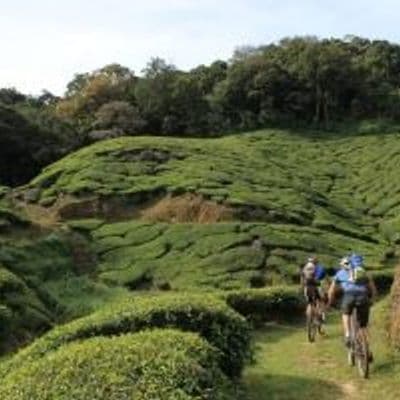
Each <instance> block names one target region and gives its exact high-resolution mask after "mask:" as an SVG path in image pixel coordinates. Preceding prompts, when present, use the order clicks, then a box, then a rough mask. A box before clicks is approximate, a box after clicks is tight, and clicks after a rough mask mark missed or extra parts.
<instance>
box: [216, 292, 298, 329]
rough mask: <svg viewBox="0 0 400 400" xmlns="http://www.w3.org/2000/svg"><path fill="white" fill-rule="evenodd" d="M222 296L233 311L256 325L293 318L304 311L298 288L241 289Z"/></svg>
mask: <svg viewBox="0 0 400 400" xmlns="http://www.w3.org/2000/svg"><path fill="white" fill-rule="evenodd" d="M222 296H223V297H224V298H225V299H226V302H227V303H228V305H229V306H230V307H232V308H233V309H234V310H235V311H237V312H238V313H239V314H241V315H243V316H244V317H246V318H247V319H249V320H250V321H252V322H256V323H258V322H264V321H268V320H272V319H274V318H295V317H296V316H298V315H299V314H300V313H301V312H302V310H303V309H304V301H303V296H302V295H301V294H300V293H299V290H298V287H290V286H281V287H279V286H278V287H271V288H266V289H242V290H234V291H228V292H227V293H225V294H222Z"/></svg>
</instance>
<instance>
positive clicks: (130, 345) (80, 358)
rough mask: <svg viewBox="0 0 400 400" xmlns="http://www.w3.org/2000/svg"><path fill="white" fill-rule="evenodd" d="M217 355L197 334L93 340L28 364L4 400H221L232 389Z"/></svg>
mask: <svg viewBox="0 0 400 400" xmlns="http://www.w3.org/2000/svg"><path fill="white" fill-rule="evenodd" d="M218 359H219V352H218V351H217V350H216V349H215V348H213V347H212V346H210V345H209V344H208V343H207V342H206V341H204V340H203V339H201V338H200V337H199V336H198V335H196V334H193V333H183V332H178V331H174V330H155V331H150V332H142V333H138V334H128V335H123V336H118V337H113V338H104V337H99V338H92V339H89V340H85V341H84V342H80V343H72V344H68V345H64V346H62V347H61V348H60V349H58V350H57V351H55V352H52V353H49V354H46V355H45V356H44V357H43V358H41V359H40V360H37V361H33V362H31V363H28V364H25V365H23V366H21V367H20V368H18V369H16V370H15V371H13V372H12V373H10V374H9V375H8V376H7V378H6V379H5V380H4V381H3V382H2V385H1V388H0V397H1V399H3V400H43V399H50V398H51V399H60V400H61V399H64V400H72V399H73V400H87V399H91V400H103V399H108V400H123V399H127V400H128V399H137V400H140V399H142V400H145V399H170V400H190V399H196V400H200V399H207V400H223V399H226V400H228V399H232V398H233V390H232V389H233V388H232V385H231V383H230V382H229V381H228V379H227V378H226V376H225V375H224V374H223V373H222V372H221V370H220V369H219V367H218Z"/></svg>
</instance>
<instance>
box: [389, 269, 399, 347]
mask: <svg viewBox="0 0 400 400" xmlns="http://www.w3.org/2000/svg"><path fill="white" fill-rule="evenodd" d="M399 308H400V268H399V267H398V268H397V270H396V275H395V279H394V282H393V286H392V291H391V313H390V339H391V342H392V344H393V346H394V348H395V349H396V350H397V351H399V350H400V314H399Z"/></svg>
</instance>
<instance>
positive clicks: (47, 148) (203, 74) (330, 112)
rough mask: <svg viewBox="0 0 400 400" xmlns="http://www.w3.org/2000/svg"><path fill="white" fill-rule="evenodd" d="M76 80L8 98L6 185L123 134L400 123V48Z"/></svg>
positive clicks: (344, 43)
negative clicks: (58, 91) (57, 91)
mask: <svg viewBox="0 0 400 400" xmlns="http://www.w3.org/2000/svg"><path fill="white" fill-rule="evenodd" d="M142 72H143V74H142V76H140V77H139V76H137V75H135V73H134V72H133V71H132V70H130V69H129V68H127V67H124V66H121V65H119V64H112V65H107V66H105V67H103V68H101V69H99V70H96V71H93V72H90V73H82V74H77V75H75V77H74V79H73V80H72V81H71V82H70V83H68V85H67V90H66V93H65V95H64V96H63V97H56V96H54V95H52V94H51V93H49V92H43V94H42V95H41V96H38V97H31V96H25V95H23V94H21V93H19V92H17V91H16V90H14V89H9V88H6V89H0V184H1V183H3V184H9V185H16V184H20V183H22V182H25V181H26V180H27V179H29V178H30V177H32V176H34V175H35V174H36V173H37V172H38V170H39V169H40V168H42V167H43V166H44V165H46V164H48V163H49V162H51V161H54V160H55V159H57V158H59V157H60V156H62V155H64V154H66V153H68V152H70V151H72V150H74V149H76V148H78V147H80V146H82V145H84V144H86V143H88V142H90V141H93V140H98V139H102V138H108V137H116V136H119V135H122V134H129V135H138V134H154V135H180V136H212V135H217V134H219V133H221V132H227V131H244V130H251V129H257V128H263V127H270V126H276V125H282V124H284V125H290V126H302V127H307V126H313V127H317V128H329V127H330V126H331V124H332V123H335V122H337V121H346V120H350V119H351V120H361V119H374V118H381V119H382V118H384V119H388V120H400V90H399V89H400V45H398V44H393V43H390V42H388V41H383V40H374V41H371V40H368V39H364V38H360V37H354V36H349V37H345V38H344V39H318V38H315V37H295V38H290V39H283V40H281V41H280V42H279V43H278V44H269V45H265V46H259V47H245V48H240V49H237V50H236V51H235V53H234V55H233V57H232V59H231V60H229V61H228V62H226V61H219V60H218V61H215V62H213V63H212V64H211V65H209V66H205V65H200V66H198V67H196V68H194V69H192V70H191V71H188V72H186V71H181V70H179V69H177V68H176V67H175V66H174V65H170V64H168V63H166V62H165V61H164V60H162V59H159V58H154V59H152V60H151V61H150V62H149V63H148V65H147V67H146V68H145V69H144V70H143V71H142Z"/></svg>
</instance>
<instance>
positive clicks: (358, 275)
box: [351, 267, 368, 284]
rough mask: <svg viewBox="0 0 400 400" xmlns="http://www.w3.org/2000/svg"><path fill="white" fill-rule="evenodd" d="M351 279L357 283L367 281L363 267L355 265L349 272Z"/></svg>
mask: <svg viewBox="0 0 400 400" xmlns="http://www.w3.org/2000/svg"><path fill="white" fill-rule="evenodd" d="M351 275H352V280H353V282H355V283H358V284H366V283H368V277H367V271H366V270H365V269H364V268H363V267H356V268H354V269H353V270H352V272H351Z"/></svg>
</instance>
